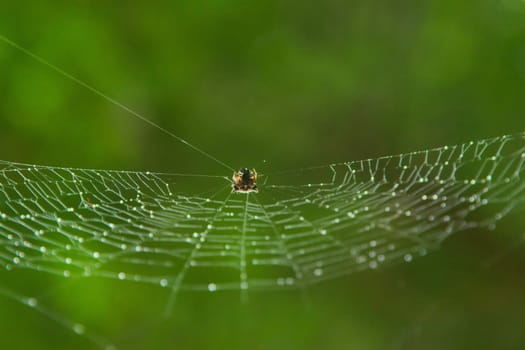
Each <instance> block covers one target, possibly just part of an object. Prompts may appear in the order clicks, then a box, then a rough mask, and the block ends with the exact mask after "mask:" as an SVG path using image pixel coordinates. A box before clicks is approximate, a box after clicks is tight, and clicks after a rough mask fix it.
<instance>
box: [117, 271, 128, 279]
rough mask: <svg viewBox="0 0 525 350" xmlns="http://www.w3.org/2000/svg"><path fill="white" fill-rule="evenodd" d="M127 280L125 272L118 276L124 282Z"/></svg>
mask: <svg viewBox="0 0 525 350" xmlns="http://www.w3.org/2000/svg"><path fill="white" fill-rule="evenodd" d="M125 278H126V274H125V273H124V272H119V274H118V279H119V280H123V279H125Z"/></svg>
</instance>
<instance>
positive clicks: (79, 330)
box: [73, 323, 86, 334]
mask: <svg viewBox="0 0 525 350" xmlns="http://www.w3.org/2000/svg"><path fill="white" fill-rule="evenodd" d="M73 331H74V332H75V333H77V334H84V332H85V331H86V328H85V327H84V325H82V324H80V323H75V324H74V325H73Z"/></svg>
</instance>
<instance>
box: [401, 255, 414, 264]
mask: <svg viewBox="0 0 525 350" xmlns="http://www.w3.org/2000/svg"><path fill="white" fill-rule="evenodd" d="M403 259H404V260H405V261H406V262H411V261H412V255H411V254H405V256H404V257H403Z"/></svg>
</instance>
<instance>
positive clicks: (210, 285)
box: [208, 283, 246, 292]
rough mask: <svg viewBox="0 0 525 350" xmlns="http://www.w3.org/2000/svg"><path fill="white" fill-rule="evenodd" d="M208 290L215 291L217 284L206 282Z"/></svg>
mask: <svg viewBox="0 0 525 350" xmlns="http://www.w3.org/2000/svg"><path fill="white" fill-rule="evenodd" d="M243 289H246V288H243ZM208 290H209V291H210V292H215V291H216V290H217V285H216V284H215V283H210V284H208Z"/></svg>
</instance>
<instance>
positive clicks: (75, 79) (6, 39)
mask: <svg viewBox="0 0 525 350" xmlns="http://www.w3.org/2000/svg"><path fill="white" fill-rule="evenodd" d="M0 40H2V41H3V42H5V43H6V44H8V45H10V46H11V47H13V48H15V49H17V50H19V51H20V52H22V53H24V54H26V55H27V56H29V57H31V58H32V59H34V60H35V61H37V62H39V63H41V64H42V65H44V66H47V67H48V68H51V69H52V70H54V71H55V72H57V73H59V74H60V75H62V76H64V77H66V78H67V79H69V80H71V81H73V82H75V83H76V84H78V85H80V86H82V87H84V88H86V89H88V90H89V91H91V92H93V93H94V94H96V95H98V96H100V97H102V98H103V99H105V100H106V101H108V102H110V103H111V104H113V105H115V106H117V107H119V108H121V109H123V110H125V111H126V112H128V113H129V114H131V115H132V116H134V117H136V118H138V119H140V120H142V121H143V122H145V123H147V124H149V125H151V126H153V127H154V128H156V129H158V130H160V131H162V132H163V133H165V134H166V135H168V136H171V137H173V138H174V139H176V140H177V141H179V142H181V143H182V144H184V145H186V146H188V147H190V148H191V149H193V150H194V151H197V152H198V153H200V154H202V155H203V156H205V157H207V158H208V159H211V160H213V161H214V162H216V163H218V164H220V165H222V166H223V167H225V168H228V169H229V170H233V171H234V170H235V169H234V168H233V167H232V166H230V165H228V164H226V163H224V162H223V161H221V160H219V159H218V158H216V157H214V156H212V155H211V154H210V153H208V152H206V151H204V150H202V149H200V148H199V147H197V146H195V145H193V144H191V143H189V142H188V141H186V140H184V139H183V138H182V137H180V136H177V135H175V134H174V133H172V132H171V131H169V130H167V129H166V128H163V127H162V126H160V125H159V124H157V123H155V122H153V121H151V120H150V119H148V118H146V117H145V116H143V115H142V114H140V113H138V112H136V111H134V110H133V109H131V108H130V107H128V106H126V105H124V104H123V103H121V102H119V101H117V100H115V99H114V98H112V97H110V96H108V95H106V94H105V93H103V92H102V91H100V90H98V89H96V88H95V87H93V86H91V85H89V84H88V83H86V82H84V81H82V80H80V79H79V78H77V77H75V76H74V75H71V74H69V73H68V72H66V71H65V70H63V69H61V68H59V67H57V66H55V65H54V64H52V63H51V62H49V61H47V60H45V59H44V58H42V57H40V56H39V55H37V54H35V53H33V52H32V51H30V50H28V49H26V48H25V47H23V46H21V45H19V44H17V43H15V42H14V41H12V40H10V39H8V38H7V37H5V36H4V35H2V34H0Z"/></svg>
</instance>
